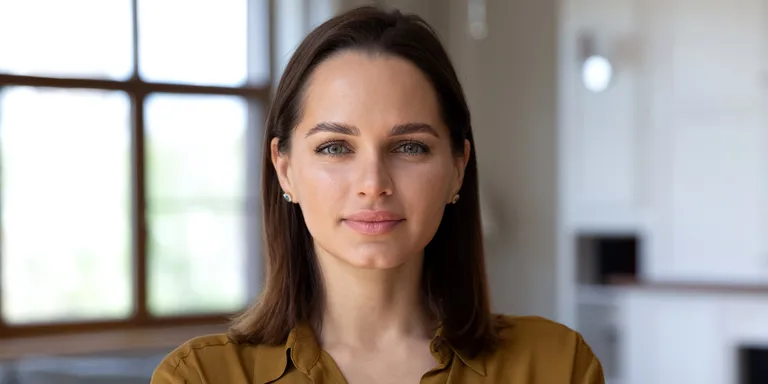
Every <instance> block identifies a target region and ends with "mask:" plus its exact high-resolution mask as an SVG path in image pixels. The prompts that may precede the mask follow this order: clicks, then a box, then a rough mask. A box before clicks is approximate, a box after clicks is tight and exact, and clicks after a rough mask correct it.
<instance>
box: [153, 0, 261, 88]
mask: <svg viewBox="0 0 768 384" xmlns="http://www.w3.org/2000/svg"><path fill="white" fill-rule="evenodd" d="M138 2H139V3H138V5H139V73H140V74H141V76H142V78H144V79H145V80H149V81H162V82H179V83H188V84H206V85H213V84H215V85H231V86H236V85H240V84H242V83H243V82H244V81H245V80H246V78H247V73H248V71H247V37H248V30H247V21H248V6H247V5H248V4H247V3H248V0H216V1H215V2H214V1H184V0H138ZM259 2H261V3H266V2H265V1H259ZM263 13H264V14H266V7H264V10H263Z"/></svg>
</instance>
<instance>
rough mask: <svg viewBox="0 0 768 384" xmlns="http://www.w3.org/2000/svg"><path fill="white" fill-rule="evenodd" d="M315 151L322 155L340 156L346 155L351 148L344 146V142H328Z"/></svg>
mask: <svg viewBox="0 0 768 384" xmlns="http://www.w3.org/2000/svg"><path fill="white" fill-rule="evenodd" d="M315 152H317V153H319V154H322V155H328V156H339V155H344V154H347V153H349V152H351V151H350V150H349V148H347V147H346V146H344V144H341V143H328V144H325V145H321V146H320V147H318V148H317V149H316V150H315Z"/></svg>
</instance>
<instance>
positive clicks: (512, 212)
mask: <svg viewBox="0 0 768 384" xmlns="http://www.w3.org/2000/svg"><path fill="white" fill-rule="evenodd" d="M363 3H367V1H364V0H357V1H355V0H347V1H346V2H345V3H344V6H347V7H349V6H354V5H359V4H363ZM382 3H386V4H387V5H391V6H395V7H398V8H399V9H401V10H403V11H407V12H417V13H419V14H420V15H422V16H423V17H424V18H425V19H427V21H428V22H430V23H432V24H433V25H434V26H435V28H436V29H437V30H438V32H439V33H440V35H441V37H442V38H443V40H444V43H445V44H446V46H447V49H448V50H449V53H450V54H451V56H452V58H453V60H454V64H455V65H456V67H457V71H458V72H459V76H460V78H461V80H462V83H463V85H464V87H465V92H466V94H467V98H468V100H469V103H470V107H471V110H472V113H473V129H474V132H475V140H476V145H477V152H478V162H479V168H480V180H481V188H482V189H483V191H482V193H483V194H484V196H485V199H486V201H487V202H488V203H489V211H490V212H492V213H493V214H494V216H493V219H494V222H495V224H496V225H497V228H496V233H495V235H494V236H492V237H490V238H489V239H488V240H487V244H486V251H487V252H486V259H487V264H488V265H487V266H488V272H489V278H490V280H491V281H490V285H491V290H492V294H493V302H494V307H495V310H497V311H499V312H504V313H515V314H536V315H541V316H547V317H550V318H555V319H564V318H565V317H566V316H564V315H563V314H561V313H558V308H559V303H558V300H557V297H558V295H557V291H558V286H557V281H558V280H557V278H558V273H557V268H556V267H557V264H556V255H557V229H556V223H557V208H558V204H557V184H556V177H557V156H556V153H557V152H556V150H557V132H556V126H557V119H556V116H557V103H556V100H557V93H556V85H557V83H556V78H557V62H556V60H557V55H556V51H557V12H558V8H557V6H558V5H557V4H558V3H557V2H556V1H555V0H520V1H514V2H512V1H487V7H488V8H487V24H488V36H487V37H486V39H485V40H481V41H476V40H473V39H472V38H471V37H470V36H469V35H468V34H467V33H466V20H467V5H466V4H467V2H466V1H463V0H450V1H448V0H430V1H424V0H389V1H385V2H382Z"/></svg>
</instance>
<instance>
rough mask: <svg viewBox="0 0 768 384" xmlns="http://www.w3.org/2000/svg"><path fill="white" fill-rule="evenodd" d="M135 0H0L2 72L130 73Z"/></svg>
mask: <svg viewBox="0 0 768 384" xmlns="http://www.w3.org/2000/svg"><path fill="white" fill-rule="evenodd" d="M131 15H132V8H131V1H130V0H109V1H104V0H67V1H61V0H23V1H20V0H0V72H10V73H13V74H20V75H44V76H72V77H99V78H111V79H118V80H121V79H125V78H127V77H129V76H130V75H131V72H132V71H133V68H132V67H133V50H132V49H133V48H132V36H133V27H132V16H131Z"/></svg>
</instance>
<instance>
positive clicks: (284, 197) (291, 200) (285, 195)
mask: <svg viewBox="0 0 768 384" xmlns="http://www.w3.org/2000/svg"><path fill="white" fill-rule="evenodd" d="M283 199H285V201H287V202H289V203H291V202H293V198H291V195H289V194H287V193H283Z"/></svg>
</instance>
